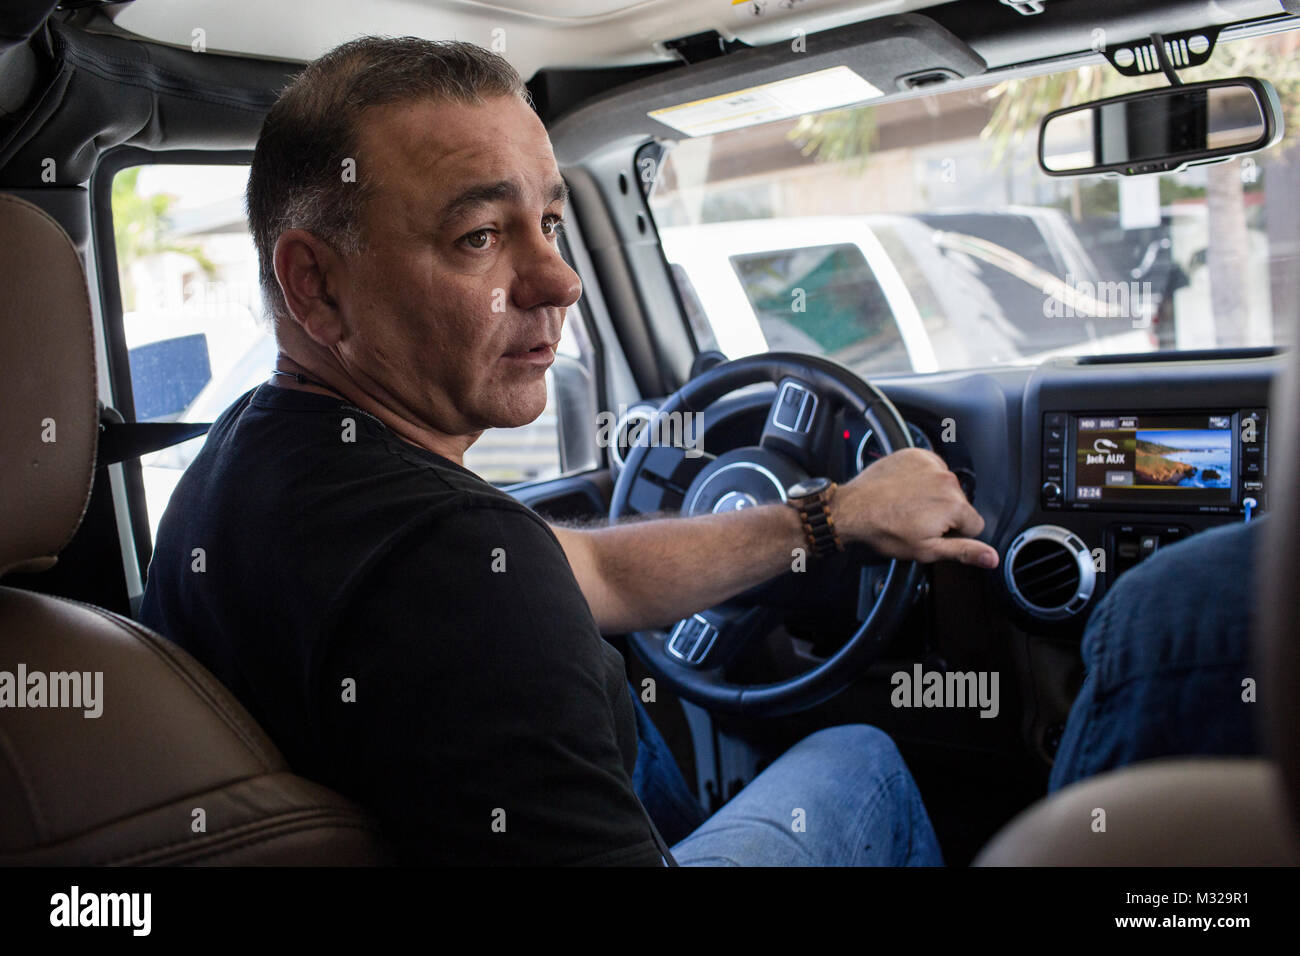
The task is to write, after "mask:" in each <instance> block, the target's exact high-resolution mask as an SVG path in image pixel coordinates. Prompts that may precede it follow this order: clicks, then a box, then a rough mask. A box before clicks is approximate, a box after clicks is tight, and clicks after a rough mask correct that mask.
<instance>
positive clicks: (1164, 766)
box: [974, 349, 1300, 866]
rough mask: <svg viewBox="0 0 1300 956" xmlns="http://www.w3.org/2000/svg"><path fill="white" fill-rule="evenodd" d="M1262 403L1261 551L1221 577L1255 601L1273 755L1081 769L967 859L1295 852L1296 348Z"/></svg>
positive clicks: (1241, 858) (1013, 862)
mask: <svg viewBox="0 0 1300 956" xmlns="http://www.w3.org/2000/svg"><path fill="white" fill-rule="evenodd" d="M1270 403H1271V413H1270V414H1271V421H1270V425H1269V462H1268V465H1269V474H1270V475H1272V476H1273V481H1272V484H1271V486H1270V493H1271V494H1272V496H1273V501H1272V515H1271V517H1270V518H1269V521H1268V525H1267V527H1266V529H1265V534H1264V540H1263V545H1262V549H1261V553H1262V554H1264V555H1267V556H1268V559H1267V560H1262V561H1260V562H1258V566H1259V568H1260V575H1259V580H1258V581H1254V582H1249V581H1239V580H1237V579H1236V578H1235V577H1232V578H1231V580H1230V581H1227V582H1225V585H1227V586H1230V587H1233V588H1243V589H1247V590H1246V593H1245V594H1243V599H1245V600H1251V599H1253V600H1255V601H1256V602H1258V603H1257V605H1256V606H1257V607H1258V608H1259V612H1260V613H1259V617H1258V620H1259V626H1258V628H1257V631H1256V634H1255V642H1256V655H1255V657H1256V660H1257V661H1258V662H1259V667H1258V680H1257V685H1258V696H1257V700H1258V701H1259V703H1258V704H1257V705H1256V706H1258V707H1259V708H1261V712H1262V713H1261V718H1262V721H1263V724H1264V728H1265V739H1267V741H1268V744H1269V753H1270V754H1272V758H1271V759H1264V758H1259V759H1255V758H1249V759H1247V758H1239V759H1226V758H1213V759H1209V758H1196V759H1190V758H1189V759H1166V760H1154V761H1149V762H1145V763H1139V764H1134V765H1132V766H1130V767H1125V768H1122V769H1119V770H1114V771H1111V772H1110V773H1104V774H1098V775H1097V776H1096V777H1093V778H1091V779H1088V780H1081V781H1079V782H1078V783H1075V784H1073V785H1071V786H1069V787H1062V788H1061V789H1060V790H1059V791H1058V792H1056V793H1055V794H1053V795H1052V796H1050V797H1047V798H1046V799H1043V800H1040V801H1039V802H1038V803H1036V804H1034V805H1033V806H1031V807H1030V808H1029V809H1027V810H1025V811H1024V812H1023V813H1021V814H1020V815H1019V816H1018V817H1016V818H1015V819H1014V820H1012V821H1011V822H1010V823H1009V824H1007V826H1006V827H1004V828H1003V830H1002V831H1001V832H1000V833H998V834H997V835H996V836H995V837H994V838H993V839H992V840H991V841H990V842H989V844H988V846H986V847H985V848H984V849H983V851H981V853H980V854H979V856H978V857H977V858H976V859H975V863H974V865H975V866H1052V865H1055V866H1295V865H1297V864H1300V693H1297V690H1300V647H1298V646H1297V645H1298V644H1300V640H1298V637H1300V636H1298V635H1297V627H1296V625H1297V622H1300V588H1297V587H1296V586H1295V582H1296V581H1297V580H1300V349H1293V350H1292V352H1291V366H1290V369H1289V374H1288V376H1287V378H1286V380H1285V381H1284V382H1282V383H1280V385H1279V387H1278V388H1276V389H1275V390H1274V394H1273V395H1272V396H1270ZM1224 574H1225V575H1233V574H1234V572H1233V569H1231V568H1224ZM1252 588H1253V594H1252V593H1251V591H1250V590H1249V589H1252ZM1098 809H1101V810H1104V811H1105V814H1106V815H1105V821H1106V829H1105V831H1104V832H1100V831H1096V830H1094V829H1093V825H1092V824H1093V820H1094V819H1097V818H1096V816H1095V813H1096V811H1097V810H1098Z"/></svg>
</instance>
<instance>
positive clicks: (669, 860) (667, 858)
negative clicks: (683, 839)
mask: <svg viewBox="0 0 1300 956" xmlns="http://www.w3.org/2000/svg"><path fill="white" fill-rule="evenodd" d="M632 797H633V798H634V799H635V800H636V805H637V806H638V807H640V808H641V812H642V813H643V814H645V822H646V823H648V824H650V834H651V835H652V836H653V837H654V838H655V846H657V847H658V848H659V853H660V855H661V856H662V857H663V858H664V866H680V864H679V863H678V862H677V861H676V860H675V859H673V854H672V852H671V851H670V850H669V849H668V844H667V843H665V842H664V838H663V837H662V836H660V835H659V828H658V827H657V826H655V822H654V820H653V819H651V817H650V811H649V810H647V809H646V808H645V804H644V803H642V802H641V798H640V797H638V796H637V795H636V791H635V790H633V791H632Z"/></svg>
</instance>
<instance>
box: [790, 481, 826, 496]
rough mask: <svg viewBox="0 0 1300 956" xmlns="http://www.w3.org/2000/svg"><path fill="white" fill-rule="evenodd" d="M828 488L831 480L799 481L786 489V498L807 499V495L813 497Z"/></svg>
mask: <svg viewBox="0 0 1300 956" xmlns="http://www.w3.org/2000/svg"><path fill="white" fill-rule="evenodd" d="M830 486H831V480H830V479H829V478H809V479H807V480H806V481H801V482H799V483H798V484H796V485H792V486H791V487H790V488H789V489H787V491H786V497H788V498H807V497H808V496H809V495H815V494H817V493H818V492H820V491H825V490H826V489H827V488H829V487H830Z"/></svg>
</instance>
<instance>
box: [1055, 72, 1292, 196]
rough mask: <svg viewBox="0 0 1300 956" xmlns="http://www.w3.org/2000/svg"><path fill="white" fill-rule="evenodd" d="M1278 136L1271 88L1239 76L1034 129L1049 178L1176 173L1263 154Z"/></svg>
mask: <svg viewBox="0 0 1300 956" xmlns="http://www.w3.org/2000/svg"><path fill="white" fill-rule="evenodd" d="M1282 132H1283V120H1282V107H1281V103H1280V101H1279V100H1278V96H1277V91H1276V90H1275V89H1274V88H1273V84H1271V83H1269V82H1268V81H1267V80H1261V79H1258V78H1256V77H1253V76H1238V77H1232V78H1229V79H1223V80H1208V81H1205V82H1203V83H1187V84H1183V85H1180V86H1166V87H1160V88H1159V89H1154V90H1141V91H1139V92H1137V93H1125V94H1124V95H1122V96H1112V97H1110V98H1108V99H1104V100H1096V101H1094V102H1091V103H1083V104H1081V105H1078V106H1068V107H1066V108H1065V109H1060V110H1055V111H1054V112H1052V113H1049V114H1047V116H1045V117H1044V118H1043V121H1042V123H1041V124H1040V126H1039V135H1038V164H1039V166H1040V167H1041V168H1042V170H1043V172H1045V173H1047V175H1049V176H1094V175H1097V174H1099V173H1109V174H1112V175H1121V176H1140V175H1145V174H1147V173H1166V172H1175V171H1177V170H1180V169H1182V168H1184V167H1186V166H1191V165H1195V164H1199V163H1212V162H1219V161H1222V160H1226V159H1231V158H1232V157H1234V156H1241V155H1244V154H1246V153H1253V152H1257V151H1259V150H1261V149H1267V148H1268V147H1269V146H1272V145H1273V144H1274V143H1276V142H1277V141H1278V140H1280V139H1281V138H1282Z"/></svg>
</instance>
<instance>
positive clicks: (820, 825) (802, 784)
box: [673, 724, 943, 866]
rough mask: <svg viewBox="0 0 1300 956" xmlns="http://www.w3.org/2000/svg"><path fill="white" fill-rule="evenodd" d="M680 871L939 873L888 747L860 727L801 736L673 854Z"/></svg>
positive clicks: (926, 831)
mask: <svg viewBox="0 0 1300 956" xmlns="http://www.w3.org/2000/svg"><path fill="white" fill-rule="evenodd" d="M673 856H674V857H676V859H677V862H678V863H680V864H681V865H682V866H941V865H942V864H943V856H942V854H941V853H940V851H939V843H938V840H937V839H936V838H935V835H934V829H933V828H932V827H931V826H930V818H929V816H928V815H927V814H926V812H925V806H924V804H923V803H922V802H921V794H920V793H919V792H918V791H917V789H916V783H915V782H914V781H913V780H912V775H911V773H910V772H909V771H908V769H907V765H906V764H905V763H903V758H902V756H901V755H900V754H899V752H898V748H897V747H896V746H894V742H893V741H892V740H891V739H890V738H889V736H888V735H887V734H885V733H884V732H883V731H881V730H878V729H876V728H875V727H869V726H867V725H865V724H849V725H845V726H841V727H830V728H827V729H826V730H820V731H818V732H817V733H815V734H812V735H810V736H808V737H805V738H804V739H803V740H801V741H800V742H799V743H797V744H795V745H794V746H793V747H791V748H790V749H789V750H788V751H786V753H784V754H782V755H781V756H780V757H779V758H778V759H777V760H776V761H775V762H774V763H772V765H771V766H769V767H768V768H767V769H766V770H764V771H763V772H762V773H760V774H759V775H758V776H757V777H756V778H754V780H753V781H752V782H751V783H750V784H749V786H747V787H745V789H744V790H742V791H741V792H740V793H739V794H737V795H736V796H735V797H733V798H732V799H731V801H729V802H728V803H727V804H726V805H725V806H724V807H723V808H722V809H721V810H719V811H718V812H717V813H715V814H714V815H713V816H712V817H710V818H709V819H708V820H707V821H706V822H705V823H704V825H703V826H701V827H700V828H699V829H698V830H696V831H695V832H694V833H692V834H691V835H690V836H689V837H687V838H686V839H684V840H682V841H681V842H680V843H678V844H677V845H676V846H674V847H673Z"/></svg>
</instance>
